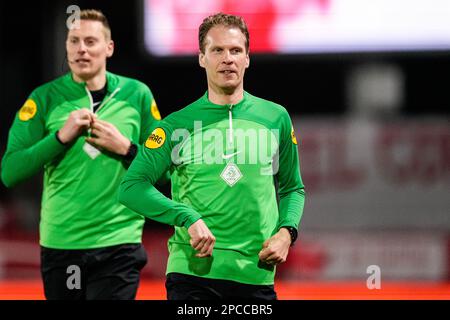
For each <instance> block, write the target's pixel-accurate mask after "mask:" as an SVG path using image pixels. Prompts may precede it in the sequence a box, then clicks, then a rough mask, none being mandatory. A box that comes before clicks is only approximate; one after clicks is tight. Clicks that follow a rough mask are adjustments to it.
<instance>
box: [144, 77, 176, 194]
mask: <svg viewBox="0 0 450 320" xmlns="http://www.w3.org/2000/svg"><path fill="white" fill-rule="evenodd" d="M141 107H142V111H141V115H142V116H141V134H140V138H139V143H136V145H137V147H138V153H139V152H140V150H141V149H142V147H143V145H144V142H145V140H147V138H148V137H149V136H150V134H151V132H152V129H154V128H156V127H157V126H158V124H159V122H160V121H161V114H160V113H159V109H158V106H157V104H156V100H155V97H154V96H153V93H152V91H151V90H150V88H149V87H148V86H146V85H145V84H143V85H142V99H141ZM169 181H170V173H169V171H166V172H165V173H164V174H163V175H162V176H161V178H160V179H159V180H158V182H157V183H156V184H157V185H165V184H167V183H168V182H169Z"/></svg>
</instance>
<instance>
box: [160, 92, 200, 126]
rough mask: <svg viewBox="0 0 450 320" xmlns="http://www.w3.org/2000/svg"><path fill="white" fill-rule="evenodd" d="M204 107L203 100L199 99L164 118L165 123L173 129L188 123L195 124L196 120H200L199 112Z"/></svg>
mask: <svg viewBox="0 0 450 320" xmlns="http://www.w3.org/2000/svg"><path fill="white" fill-rule="evenodd" d="M203 106H204V103H203V99H202V97H200V98H199V99H197V100H195V101H193V102H191V103H189V104H188V105H187V106H185V107H182V108H181V109H178V110H177V111H174V112H172V113H171V114H169V115H168V116H167V117H165V118H164V120H163V121H164V122H166V123H167V124H170V126H171V127H174V128H175V127H179V126H183V125H184V124H186V123H193V121H194V120H196V119H198V120H200V119H201V117H199V112H202V111H201V109H202V107H203Z"/></svg>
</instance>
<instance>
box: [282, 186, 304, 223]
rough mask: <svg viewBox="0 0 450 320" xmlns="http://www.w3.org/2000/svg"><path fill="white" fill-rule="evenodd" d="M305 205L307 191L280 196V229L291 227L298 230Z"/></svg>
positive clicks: (296, 191)
mask: <svg viewBox="0 0 450 320" xmlns="http://www.w3.org/2000/svg"><path fill="white" fill-rule="evenodd" d="M304 205H305V189H304V188H301V189H297V190H294V191H291V192H288V193H286V194H282V195H280V205H279V212H280V215H279V220H278V227H281V226H290V227H294V228H296V229H298V226H299V223H300V220H301V218H302V215H303V208H304Z"/></svg>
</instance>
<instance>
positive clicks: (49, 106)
mask: <svg viewBox="0 0 450 320" xmlns="http://www.w3.org/2000/svg"><path fill="white" fill-rule="evenodd" d="M106 78H107V93H106V96H105V98H104V100H103V103H102V105H101V106H100V107H99V108H98V109H97V111H96V115H97V117H98V118H99V119H101V120H104V121H107V122H110V123H112V124H113V125H114V126H116V128H117V129H118V130H119V131H120V132H121V133H122V134H123V135H124V136H125V137H126V138H128V139H130V140H131V141H132V142H134V143H136V144H138V145H142V143H143V142H144V141H145V139H146V138H147V136H148V135H149V131H150V127H151V126H152V125H153V124H154V123H155V122H157V120H159V119H160V115H159V112H158V109H157V106H156V103H155V101H154V99H153V95H152V93H151V91H150V89H149V88H148V87H147V86H146V85H144V84H143V83H141V82H139V81H137V80H134V79H129V78H125V77H122V76H118V75H115V74H112V73H109V72H107V74H106ZM82 108H87V109H91V110H92V98H91V95H90V93H89V91H88V89H87V87H86V84H85V83H77V82H75V81H74V80H73V79H72V74H71V73H68V74H66V75H64V76H62V77H60V78H57V79H55V80H54V81H51V82H48V83H46V84H44V85H42V86H40V87H38V88H37V89H35V90H34V91H33V92H32V93H31V95H30V97H29V98H28V100H27V101H26V102H25V104H24V105H23V107H22V108H21V109H20V110H19V112H18V113H17V115H16V117H15V119H14V123H13V125H12V127H11V129H10V132H9V137H8V145H7V150H6V153H5V155H4V157H3V159H2V167H1V178H2V181H3V183H4V184H5V185H6V186H8V187H9V186H13V185H15V184H16V183H18V182H20V181H22V180H24V179H26V178H28V177H30V176H32V175H33V174H35V173H37V172H38V171H40V170H41V169H42V168H44V188H43V195H42V207H41V220H40V244H41V245H42V246H44V247H48V248H56V249H89V248H99V247H106V246H111V245H117V244H122V243H140V242H141V236H142V229H143V224H144V217H142V216H141V215H139V214H137V213H135V212H133V211H132V210H130V209H128V208H126V207H125V206H123V205H121V204H120V203H119V202H118V198H117V193H118V187H119V184H120V181H121V179H122V177H123V175H124V174H125V172H126V169H127V168H126V167H125V165H124V163H123V161H122V159H121V157H120V156H117V155H114V154H110V153H108V152H102V153H98V152H96V151H95V150H93V151H94V152H92V149H91V150H90V151H89V148H88V147H89V145H86V142H85V137H86V134H85V135H83V136H80V137H79V138H78V139H76V140H75V141H74V142H73V143H71V144H70V145H68V146H63V145H62V144H60V143H59V142H58V141H57V140H56V136H55V132H56V131H57V130H59V129H61V128H62V127H63V125H64V123H65V121H66V120H67V118H68V117H69V114H70V113H71V112H72V111H74V110H79V109H82Z"/></svg>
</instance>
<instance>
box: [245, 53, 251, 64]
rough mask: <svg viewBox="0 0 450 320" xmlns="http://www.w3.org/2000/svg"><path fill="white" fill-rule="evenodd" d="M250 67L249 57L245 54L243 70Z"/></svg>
mask: <svg viewBox="0 0 450 320" xmlns="http://www.w3.org/2000/svg"><path fill="white" fill-rule="evenodd" d="M248 67H250V55H249V53H248V52H247V56H246V57H245V68H248Z"/></svg>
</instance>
